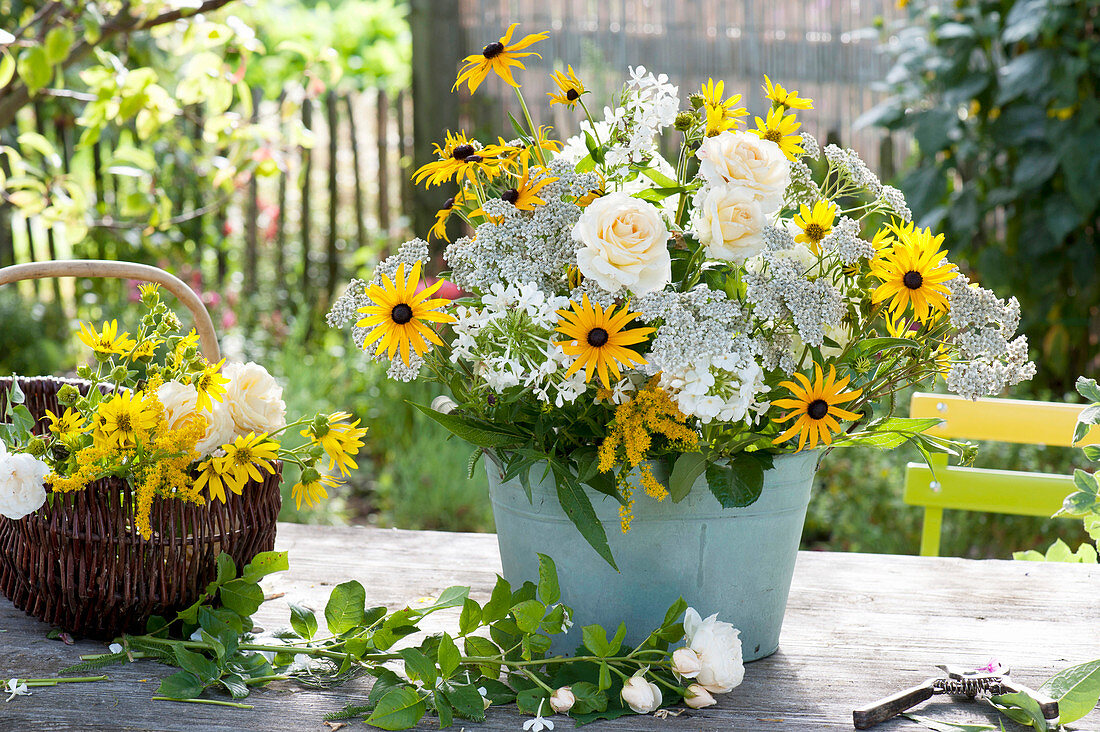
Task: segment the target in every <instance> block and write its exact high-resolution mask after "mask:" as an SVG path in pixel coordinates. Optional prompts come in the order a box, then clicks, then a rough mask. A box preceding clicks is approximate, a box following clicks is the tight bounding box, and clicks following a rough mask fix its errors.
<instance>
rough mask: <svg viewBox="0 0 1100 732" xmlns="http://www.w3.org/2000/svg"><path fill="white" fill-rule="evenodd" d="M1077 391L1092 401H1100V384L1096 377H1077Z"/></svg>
mask: <svg viewBox="0 0 1100 732" xmlns="http://www.w3.org/2000/svg"><path fill="white" fill-rule="evenodd" d="M1075 386H1076V387H1077V393H1078V394H1080V395H1081V396H1083V397H1084V398H1085V399H1088V400H1089V401H1090V402H1100V385H1097V383H1096V379H1086V378H1085V377H1084V376H1078V377H1077V383H1076V384H1075Z"/></svg>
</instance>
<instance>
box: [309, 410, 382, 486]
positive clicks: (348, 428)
mask: <svg viewBox="0 0 1100 732" xmlns="http://www.w3.org/2000/svg"><path fill="white" fill-rule="evenodd" d="M350 419H351V415H350V414H348V413H347V412H333V413H332V414H330V415H329V416H328V418H327V420H325V423H324V424H318V423H314V424H311V425H310V426H309V427H307V428H306V429H304V430H302V432H301V435H302V437H308V438H309V439H310V440H311V441H312V442H313V443H315V444H317V445H320V446H321V448H322V449H323V450H324V451H325V454H326V455H328V458H329V465H328V469H329V470H332V469H333V468H334V467H335V468H338V469H339V470H340V473H341V474H342V475H347V474H348V472H349V471H351V470H355V469H356V468H358V467H359V465H358V464H357V463H356V462H355V461H354V460H352V458H353V457H354V456H355V455H358V454H359V448H361V447H362V446H363V436H364V435H366V434H367V429H366V428H365V427H359V422H360V420H358V419H357V420H355V421H354V422H349V420H350ZM321 420H324V418H323V417H321V418H319V420H318V421H319V422H320V421H321Z"/></svg>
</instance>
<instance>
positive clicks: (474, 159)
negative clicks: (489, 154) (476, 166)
mask: <svg viewBox="0 0 1100 732" xmlns="http://www.w3.org/2000/svg"><path fill="white" fill-rule="evenodd" d="M484 159H485V158H483V157H481V156H480V155H467V156H466V159H465V160H463V161H462V162H464V163H480V162H481V161H482V160H484Z"/></svg>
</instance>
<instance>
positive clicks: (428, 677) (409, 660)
mask: <svg viewBox="0 0 1100 732" xmlns="http://www.w3.org/2000/svg"><path fill="white" fill-rule="evenodd" d="M398 653H399V654H400V655H401V660H403V661H404V662H405V674H406V675H407V676H408V677H409V678H410V679H420V680H421V681H423V682H424V685H425V686H427V687H429V688H431V687H433V686H435V680H436V676H437V674H436V670H435V664H434V663H433V662H432V659H430V658H428V657H427V656H426V655H424V652H423V651H421V650H419V649H417V648H402V649H401V650H399V651H398Z"/></svg>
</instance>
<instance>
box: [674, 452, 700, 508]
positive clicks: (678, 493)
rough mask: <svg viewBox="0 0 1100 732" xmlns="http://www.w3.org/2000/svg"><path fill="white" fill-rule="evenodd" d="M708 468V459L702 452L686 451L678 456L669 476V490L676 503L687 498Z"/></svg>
mask: <svg viewBox="0 0 1100 732" xmlns="http://www.w3.org/2000/svg"><path fill="white" fill-rule="evenodd" d="M706 469H707V459H706V458H705V457H703V454H702V453H700V452H685V453H682V454H681V455H680V457H678V458H676V462H675V463H673V465H672V474H671V475H669V478H668V492H669V495H671V496H672V501H673V502H674V503H679V502H680V501H682V500H684V499H685V498H687V495H688V493H690V492H691V487H692V486H693V485H695V481H696V480H698V479H699V476H700V475H702V474H703V472H704V471H705V470H706Z"/></svg>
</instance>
